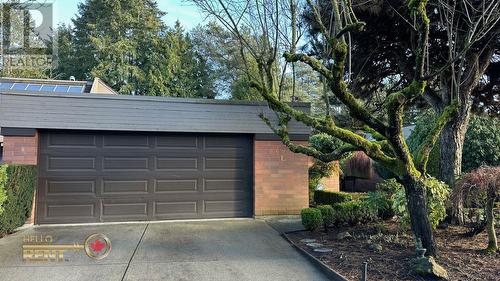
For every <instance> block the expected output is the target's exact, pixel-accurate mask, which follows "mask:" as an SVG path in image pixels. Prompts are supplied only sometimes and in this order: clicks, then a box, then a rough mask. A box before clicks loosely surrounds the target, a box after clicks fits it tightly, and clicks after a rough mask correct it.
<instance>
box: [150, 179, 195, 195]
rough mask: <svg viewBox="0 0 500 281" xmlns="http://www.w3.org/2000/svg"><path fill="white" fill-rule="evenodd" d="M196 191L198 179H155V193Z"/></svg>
mask: <svg viewBox="0 0 500 281" xmlns="http://www.w3.org/2000/svg"><path fill="white" fill-rule="evenodd" d="M197 191H198V179H196V178H194V179H157V180H155V188H154V192H155V193H193V192H197Z"/></svg>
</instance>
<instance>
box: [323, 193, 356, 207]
mask: <svg viewBox="0 0 500 281" xmlns="http://www.w3.org/2000/svg"><path fill="white" fill-rule="evenodd" d="M351 200H352V196H351V195H350V194H347V193H343V192H333V191H326V190H316V191H315V192H314V202H316V204H317V205H333V204H336V203H342V202H347V201H351Z"/></svg>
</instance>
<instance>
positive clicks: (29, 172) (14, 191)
mask: <svg viewBox="0 0 500 281" xmlns="http://www.w3.org/2000/svg"><path fill="white" fill-rule="evenodd" d="M4 167H5V168H4ZM2 172H4V174H3V175H2ZM2 179H5V185H4V192H5V196H6V199H5V201H4V202H3V204H2V208H3V212H2V213H1V214H0V233H10V232H12V231H14V229H16V228H18V227H20V226H22V225H23V224H24V223H25V221H26V219H27V218H28V217H29V216H30V213H31V206H32V203H33V194H34V191H35V185H36V182H37V173H36V166H25V165H7V166H2V168H1V169H0V181H1V180H2Z"/></svg>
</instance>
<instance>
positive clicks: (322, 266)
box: [281, 230, 350, 281]
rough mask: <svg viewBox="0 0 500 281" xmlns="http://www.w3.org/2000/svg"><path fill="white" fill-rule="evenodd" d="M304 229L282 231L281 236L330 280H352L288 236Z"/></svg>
mask: <svg viewBox="0 0 500 281" xmlns="http://www.w3.org/2000/svg"><path fill="white" fill-rule="evenodd" d="M302 231H303V230H297V231H289V232H283V233H281V237H283V238H284V239H285V240H286V241H287V242H288V243H290V245H292V246H293V247H294V248H295V249H296V250H297V251H298V252H299V253H300V254H302V255H303V256H304V257H306V258H307V259H308V260H309V261H310V262H311V263H312V264H313V265H314V266H316V267H317V268H318V269H319V270H321V271H322V272H323V273H325V274H326V276H328V278H329V279H330V280H333V281H350V280H349V279H347V278H345V277H344V276H342V274H340V273H338V272H336V271H335V270H333V269H332V268H330V267H329V266H328V265H326V264H325V263H324V262H322V261H320V260H319V259H318V258H316V257H315V256H313V255H311V254H310V253H309V252H307V251H306V250H304V249H302V248H301V247H299V246H297V245H296V244H295V243H294V242H293V241H292V239H290V238H289V237H288V234H290V233H296V232H302Z"/></svg>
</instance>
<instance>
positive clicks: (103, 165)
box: [36, 131, 253, 223]
mask: <svg viewBox="0 0 500 281" xmlns="http://www.w3.org/2000/svg"><path fill="white" fill-rule="evenodd" d="M40 134H41V141H40V148H39V163H40V164H39V186H38V189H39V192H38V199H37V200H38V207H37V217H36V219H37V223H57V222H60V223H68V222H70V223H75V222H93V221H127V220H156V219H183V218H216V217H241V216H251V215H252V213H253V212H252V204H253V203H252V202H253V196H252V156H251V155H252V140H251V137H249V136H235V135H200V134H198V135H197V134H153V133H151V134H146V133H144V134H141V133H133V134H132V133H95V134H89V133H78V132H70V133H61V132H50V131H45V132H44V131H42V132H40Z"/></svg>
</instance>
